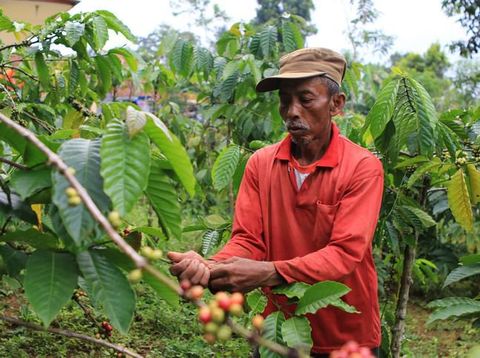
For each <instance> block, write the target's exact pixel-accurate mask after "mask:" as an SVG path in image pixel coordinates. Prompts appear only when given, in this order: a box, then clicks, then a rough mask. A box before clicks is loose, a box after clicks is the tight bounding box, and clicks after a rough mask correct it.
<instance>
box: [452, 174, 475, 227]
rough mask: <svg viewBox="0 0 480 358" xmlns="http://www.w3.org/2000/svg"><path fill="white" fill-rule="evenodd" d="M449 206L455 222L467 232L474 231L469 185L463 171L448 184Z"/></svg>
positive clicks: (455, 175)
mask: <svg viewBox="0 0 480 358" xmlns="http://www.w3.org/2000/svg"><path fill="white" fill-rule="evenodd" d="M447 197H448V205H449V206H450V210H451V211H452V214H453V216H454V218H455V220H456V221H457V222H458V223H459V224H460V225H461V226H462V227H463V228H464V229H465V230H466V231H467V232H471V231H472V230H473V213H472V207H471V205H470V195H469V194H468V189H467V183H466V182H465V175H464V173H463V170H462V169H458V171H457V172H456V173H455V174H454V175H453V176H452V179H451V180H450V181H449V182H448V183H447Z"/></svg>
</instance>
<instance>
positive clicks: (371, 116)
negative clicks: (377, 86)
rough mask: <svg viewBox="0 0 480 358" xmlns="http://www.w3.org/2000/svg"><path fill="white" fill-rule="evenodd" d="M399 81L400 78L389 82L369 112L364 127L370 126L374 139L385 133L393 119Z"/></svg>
mask: <svg viewBox="0 0 480 358" xmlns="http://www.w3.org/2000/svg"><path fill="white" fill-rule="evenodd" d="M399 83H400V81H399V80H398V79H393V80H390V81H389V82H387V83H386V84H385V85H384V86H383V87H382V89H381V90H380V92H379V93H378V95H377V100H376V101H375V103H374V105H373V107H372V109H371V110H370V112H368V115H367V117H366V119H365V126H364V128H367V127H370V133H371V134H372V136H373V138H374V139H375V138H377V137H379V136H380V135H381V134H382V133H383V131H384V130H385V127H386V125H387V123H388V122H389V121H390V120H391V119H392V116H393V110H394V108H395V100H396V98H397V92H398V87H399Z"/></svg>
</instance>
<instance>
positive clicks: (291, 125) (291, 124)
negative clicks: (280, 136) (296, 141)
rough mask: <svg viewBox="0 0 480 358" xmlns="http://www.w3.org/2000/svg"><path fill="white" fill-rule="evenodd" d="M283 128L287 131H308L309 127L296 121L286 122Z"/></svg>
mask: <svg viewBox="0 0 480 358" xmlns="http://www.w3.org/2000/svg"><path fill="white" fill-rule="evenodd" d="M285 126H286V127H287V129H288V130H290V129H305V130H309V129H310V126H309V125H308V124H306V123H302V122H298V121H295V122H294V121H286V122H285Z"/></svg>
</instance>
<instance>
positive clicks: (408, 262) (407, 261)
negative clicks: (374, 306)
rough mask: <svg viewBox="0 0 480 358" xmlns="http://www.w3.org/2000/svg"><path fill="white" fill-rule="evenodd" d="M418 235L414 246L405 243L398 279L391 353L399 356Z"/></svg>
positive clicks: (395, 357) (395, 356)
mask: <svg viewBox="0 0 480 358" xmlns="http://www.w3.org/2000/svg"><path fill="white" fill-rule="evenodd" d="M417 240H418V235H415V246H410V245H406V246H405V253H404V258H403V271H402V279H401V281H400V292H399V294H398V300H397V308H396V310H395V326H394V327H393V329H392V345H391V350H392V355H393V357H394V358H399V357H400V348H401V344H402V339H403V334H404V332H405V318H406V317H407V304H408V295H409V293H410V286H411V285H412V282H413V280H412V267H413V263H414V261H415V247H416V244H417Z"/></svg>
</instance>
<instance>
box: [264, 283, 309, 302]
mask: <svg viewBox="0 0 480 358" xmlns="http://www.w3.org/2000/svg"><path fill="white" fill-rule="evenodd" d="M310 287H311V285H308V284H306V283H304V282H295V283H291V284H289V285H281V286H277V287H275V288H274V289H273V290H272V291H273V293H276V294H280V295H285V296H287V297H288V298H294V297H296V298H299V299H300V298H302V297H303V295H304V294H305V291H306V290H308V289H309V288H310Z"/></svg>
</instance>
